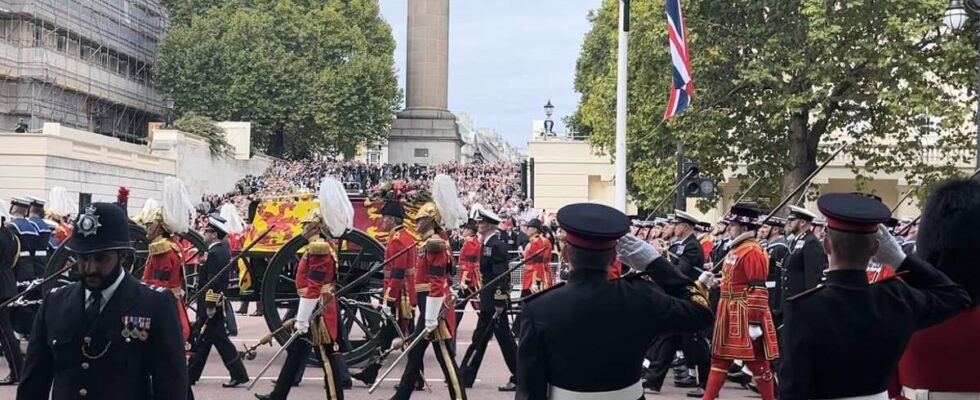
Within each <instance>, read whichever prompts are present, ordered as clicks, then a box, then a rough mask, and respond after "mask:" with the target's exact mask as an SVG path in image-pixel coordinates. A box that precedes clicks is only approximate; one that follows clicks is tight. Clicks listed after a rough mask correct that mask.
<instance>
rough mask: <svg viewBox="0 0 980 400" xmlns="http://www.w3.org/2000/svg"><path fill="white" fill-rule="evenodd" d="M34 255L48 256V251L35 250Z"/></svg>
mask: <svg viewBox="0 0 980 400" xmlns="http://www.w3.org/2000/svg"><path fill="white" fill-rule="evenodd" d="M34 256H35V257H47V256H48V251H47V250H41V251H35V252H34Z"/></svg>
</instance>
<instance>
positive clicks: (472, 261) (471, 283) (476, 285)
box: [456, 220, 483, 326]
mask: <svg viewBox="0 0 980 400" xmlns="http://www.w3.org/2000/svg"><path fill="white" fill-rule="evenodd" d="M463 237H464V238H465V239H464V240H463V248H462V249H460V250H459V290H458V293H459V297H466V296H469V295H470V294H471V293H473V292H474V291H477V290H480V282H481V281H482V280H483V277H482V276H480V248H481V245H480V239H479V238H477V237H476V221H473V220H469V221H467V222H466V225H463ZM472 302H473V307H474V308H475V309H477V310H479V309H480V301H479V300H476V299H474V300H472ZM465 308H466V304H457V305H456V326H459V322H460V321H462V320H463V310H464V309H465Z"/></svg>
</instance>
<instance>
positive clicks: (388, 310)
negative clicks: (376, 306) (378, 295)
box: [381, 304, 391, 318]
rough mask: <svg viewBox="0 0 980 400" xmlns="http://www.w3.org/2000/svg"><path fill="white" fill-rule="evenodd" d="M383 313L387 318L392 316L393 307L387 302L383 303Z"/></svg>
mask: <svg viewBox="0 0 980 400" xmlns="http://www.w3.org/2000/svg"><path fill="white" fill-rule="evenodd" d="M381 315H383V316H384V317H385V318H390V317H391V307H388V305H387V304H382V305H381Z"/></svg>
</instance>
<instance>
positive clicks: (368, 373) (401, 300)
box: [351, 201, 417, 385]
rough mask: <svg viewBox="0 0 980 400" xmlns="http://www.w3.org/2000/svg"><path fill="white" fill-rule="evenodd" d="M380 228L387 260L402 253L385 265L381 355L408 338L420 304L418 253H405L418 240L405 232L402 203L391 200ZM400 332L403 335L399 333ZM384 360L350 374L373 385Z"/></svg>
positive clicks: (376, 361)
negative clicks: (417, 294) (417, 295)
mask: <svg viewBox="0 0 980 400" xmlns="http://www.w3.org/2000/svg"><path fill="white" fill-rule="evenodd" d="M381 215H382V219H381V229H382V230H385V231H387V232H388V247H387V249H386V250H385V257H384V259H385V260H388V259H391V258H392V257H394V256H395V255H396V254H399V253H401V255H399V256H398V258H395V259H393V260H391V262H389V263H388V264H386V265H385V266H384V303H383V304H382V305H381V312H382V313H383V314H384V316H385V321H384V327H383V328H382V330H381V334H380V339H381V345H380V346H379V347H378V349H379V350H380V351H381V355H383V354H387V353H388V351H387V350H388V348H389V347H400V346H392V343H393V342H394V340H395V338H398V337H399V336H408V335H409V334H410V333H411V327H412V323H413V322H414V319H413V317H414V316H413V313H412V309H413V308H414V307H415V305H416V304H417V300H416V298H415V281H414V280H413V278H414V277H415V254H416V253H415V252H412V251H402V250H404V249H406V248H409V247H415V238H414V237H412V234H411V233H409V232H408V231H406V230H405V226H404V225H403V223H404V220H405V207H404V206H403V205H402V203H401V202H400V201H388V202H386V203H385V205H384V207H383V208H382V209H381ZM398 330H400V331H401V335H399V334H398ZM382 361H384V360H383V357H381V356H378V357H375V358H374V359H373V360H372V362H371V364H369V365H368V366H367V367H365V368H364V370H363V371H361V372H359V373H356V374H353V375H351V377H352V378H354V379H357V380H359V381H362V382H364V383H366V384H368V385H371V384H373V383H374V380H375V379H377V377H378V371H379V370H380V369H381V362H382Z"/></svg>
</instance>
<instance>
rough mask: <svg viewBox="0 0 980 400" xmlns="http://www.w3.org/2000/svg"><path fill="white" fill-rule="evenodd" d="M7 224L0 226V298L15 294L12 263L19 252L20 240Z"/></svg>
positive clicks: (3, 298)
mask: <svg viewBox="0 0 980 400" xmlns="http://www.w3.org/2000/svg"><path fill="white" fill-rule="evenodd" d="M11 229H12V228H11V227H9V226H0V300H6V299H9V298H11V297H14V296H15V295H17V278H15V277H14V263H16V262H17V257H19V255H18V253H20V242H18V241H17V235H15V234H14V232H13V231H12V230H11Z"/></svg>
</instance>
